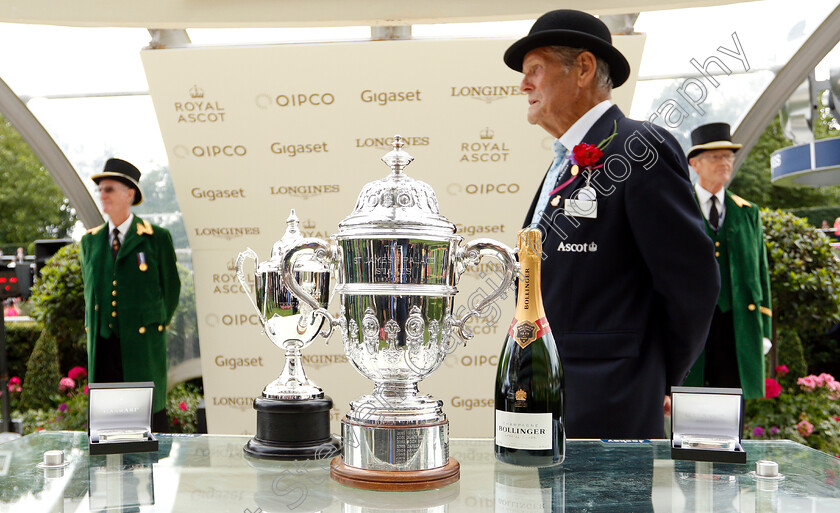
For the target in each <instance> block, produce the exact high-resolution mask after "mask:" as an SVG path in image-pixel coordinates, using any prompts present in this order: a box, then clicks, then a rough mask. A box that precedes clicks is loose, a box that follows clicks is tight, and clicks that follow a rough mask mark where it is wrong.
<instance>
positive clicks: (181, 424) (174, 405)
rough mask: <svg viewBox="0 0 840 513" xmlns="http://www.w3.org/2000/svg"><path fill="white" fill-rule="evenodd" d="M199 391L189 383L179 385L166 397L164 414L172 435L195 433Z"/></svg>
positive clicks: (199, 397)
mask: <svg viewBox="0 0 840 513" xmlns="http://www.w3.org/2000/svg"><path fill="white" fill-rule="evenodd" d="M202 396H203V395H202V392H201V390H200V389H199V388H198V387H197V386H195V385H193V384H190V383H181V384H179V385H177V386H176V387H175V388H173V389H172V390H170V391H169V393H168V394H167V396H166V414H167V415H168V416H169V428H170V430H171V432H172V433H195V432H196V420H197V411H198V403H200V402H201V399H202Z"/></svg>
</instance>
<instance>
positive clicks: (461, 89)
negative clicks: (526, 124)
mask: <svg viewBox="0 0 840 513" xmlns="http://www.w3.org/2000/svg"><path fill="white" fill-rule="evenodd" d="M524 94H525V93H523V92H522V91H521V90H520V89H519V85H518V84H517V85H483V86H453V87H450V88H449V96H452V97H460V98H470V99H473V100H480V101H483V102H485V103H493V102H494V101H496V100H503V99H505V98H510V97H511V96H522V95H524Z"/></svg>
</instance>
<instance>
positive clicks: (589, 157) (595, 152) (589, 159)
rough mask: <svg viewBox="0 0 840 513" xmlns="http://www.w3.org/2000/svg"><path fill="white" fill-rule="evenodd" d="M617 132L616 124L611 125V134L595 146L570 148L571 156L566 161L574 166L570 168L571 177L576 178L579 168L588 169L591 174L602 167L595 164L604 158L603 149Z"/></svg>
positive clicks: (585, 145)
mask: <svg viewBox="0 0 840 513" xmlns="http://www.w3.org/2000/svg"><path fill="white" fill-rule="evenodd" d="M617 132H618V122H616V123H615V124H614V125H613V132H612V134H610V136H609V137H607V138H606V139H604V140H603V141H601V142H600V143H598V145H597V146H596V145H594V144H587V143H580V144H578V145H577V146H575V147H574V148H572V154H571V155H569V156H568V159H569V160H571V161H572V164H574V166H572V176H576V175H577V174H578V173H579V172H580V168H583V169H588V170H589V171H590V172H591V171H592V170H593V169H598V168H599V167H601V166H603V164H601V165H600V166H596V165H595V164H597V163H598V161H599V160H601V157H603V156H604V151H603V150H604V148H606V147H607V145H609V144H610V142H611V141H612V140H613V137H615V134H616V133H617Z"/></svg>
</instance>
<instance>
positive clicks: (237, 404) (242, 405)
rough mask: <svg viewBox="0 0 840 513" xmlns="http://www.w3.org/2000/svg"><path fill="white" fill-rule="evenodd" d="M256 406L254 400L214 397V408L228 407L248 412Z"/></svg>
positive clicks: (249, 398) (250, 398)
mask: <svg viewBox="0 0 840 513" xmlns="http://www.w3.org/2000/svg"><path fill="white" fill-rule="evenodd" d="M253 404H254V398H253V397H251V396H247V397H213V406H227V407H229V408H236V409H237V410H242V411H247V410H248V409H250V408H251V407H252V406H253Z"/></svg>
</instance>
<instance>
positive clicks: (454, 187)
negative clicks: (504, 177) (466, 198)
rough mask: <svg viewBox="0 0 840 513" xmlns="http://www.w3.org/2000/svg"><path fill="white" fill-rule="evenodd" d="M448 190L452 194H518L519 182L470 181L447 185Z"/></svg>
mask: <svg viewBox="0 0 840 513" xmlns="http://www.w3.org/2000/svg"><path fill="white" fill-rule="evenodd" d="M446 192H448V193H449V194H450V195H451V196H455V195H459V194H468V195H470V196H481V195H496V194H516V193H518V192H519V184H518V183H468V184H466V185H462V184H459V183H451V184H449V185H447V186H446Z"/></svg>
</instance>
